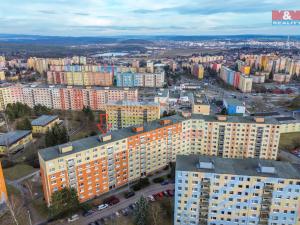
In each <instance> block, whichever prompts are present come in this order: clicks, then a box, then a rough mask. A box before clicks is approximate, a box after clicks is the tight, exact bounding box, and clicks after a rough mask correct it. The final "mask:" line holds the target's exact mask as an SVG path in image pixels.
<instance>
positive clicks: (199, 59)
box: [189, 55, 224, 63]
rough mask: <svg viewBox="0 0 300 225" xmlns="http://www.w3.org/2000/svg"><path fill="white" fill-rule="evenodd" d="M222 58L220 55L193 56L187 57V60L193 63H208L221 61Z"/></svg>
mask: <svg viewBox="0 0 300 225" xmlns="http://www.w3.org/2000/svg"><path fill="white" fill-rule="evenodd" d="M223 58H224V57H223V56H222V55H213V56H210V55H207V56H193V57H191V58H190V59H189V61H190V62H194V63H209V62H215V61H222V60H223Z"/></svg>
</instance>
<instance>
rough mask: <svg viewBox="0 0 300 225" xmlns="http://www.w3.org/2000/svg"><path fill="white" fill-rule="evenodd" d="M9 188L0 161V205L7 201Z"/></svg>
mask: <svg viewBox="0 0 300 225" xmlns="http://www.w3.org/2000/svg"><path fill="white" fill-rule="evenodd" d="M7 199H8V197H7V190H6V185H5V179H4V175H3V170H2V166H1V161H0V205H1V204H4V203H5V202H6V201H7Z"/></svg>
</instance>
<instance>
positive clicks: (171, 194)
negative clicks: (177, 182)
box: [167, 189, 174, 197]
mask: <svg viewBox="0 0 300 225" xmlns="http://www.w3.org/2000/svg"><path fill="white" fill-rule="evenodd" d="M167 193H168V195H169V196H170V197H173V196H174V191H173V190H170V189H168V190H167Z"/></svg>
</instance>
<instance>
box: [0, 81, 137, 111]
mask: <svg viewBox="0 0 300 225" xmlns="http://www.w3.org/2000/svg"><path fill="white" fill-rule="evenodd" d="M120 100H127V101H137V100H138V90H137V89H131V88H110V87H85V88H84V87H73V86H63V85H56V86H51V85H50V86H47V85H19V84H17V85H3V86H0V109H1V110H4V109H5V107H6V105H7V104H9V103H16V102H21V103H24V104H27V105H28V106H29V107H34V106H35V105H38V104H41V105H44V106H47V107H48V108H51V109H60V110H82V109H83V107H84V106H89V107H90V108H91V109H92V110H103V109H104V108H105V104H106V103H108V102H109V101H120Z"/></svg>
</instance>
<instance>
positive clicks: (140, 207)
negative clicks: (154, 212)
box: [134, 196, 150, 225]
mask: <svg viewBox="0 0 300 225" xmlns="http://www.w3.org/2000/svg"><path fill="white" fill-rule="evenodd" d="M134 224H135V225H148V224H150V223H149V204H148V201H147V199H146V198H145V197H144V196H141V197H140V199H139V200H138V202H137V204H136V208H135V210H134Z"/></svg>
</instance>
